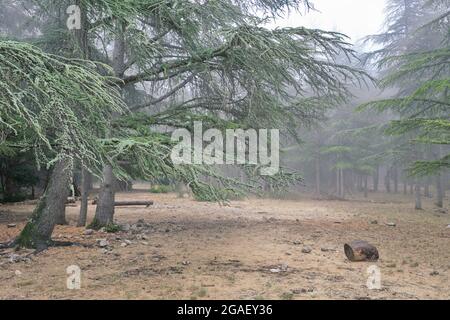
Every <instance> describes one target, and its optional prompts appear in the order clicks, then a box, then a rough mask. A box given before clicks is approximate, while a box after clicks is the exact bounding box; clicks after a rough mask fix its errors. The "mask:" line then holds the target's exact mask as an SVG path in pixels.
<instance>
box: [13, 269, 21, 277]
mask: <svg viewBox="0 0 450 320" xmlns="http://www.w3.org/2000/svg"><path fill="white" fill-rule="evenodd" d="M14 274H15V275H16V276H18V277H20V276H21V275H22V272H21V271H20V270H16V272H14Z"/></svg>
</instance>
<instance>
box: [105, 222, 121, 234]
mask: <svg viewBox="0 0 450 320" xmlns="http://www.w3.org/2000/svg"><path fill="white" fill-rule="evenodd" d="M121 230H122V228H121V226H119V225H118V224H115V223H110V224H108V225H107V226H106V227H105V232H107V233H117V232H120V231H121Z"/></svg>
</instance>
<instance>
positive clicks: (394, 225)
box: [386, 222, 397, 227]
mask: <svg viewBox="0 0 450 320" xmlns="http://www.w3.org/2000/svg"><path fill="white" fill-rule="evenodd" d="M386 225H387V226H388V227H396V226H397V224H396V223H395V222H388V223H386Z"/></svg>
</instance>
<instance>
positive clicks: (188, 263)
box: [181, 261, 191, 266]
mask: <svg viewBox="0 0 450 320" xmlns="http://www.w3.org/2000/svg"><path fill="white" fill-rule="evenodd" d="M181 264H182V265H183V266H188V265H190V264H191V262H190V261H183V262H182V263H181Z"/></svg>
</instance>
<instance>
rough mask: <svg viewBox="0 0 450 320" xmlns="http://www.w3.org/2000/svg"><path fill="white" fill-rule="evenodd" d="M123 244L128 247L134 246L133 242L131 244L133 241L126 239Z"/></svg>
mask: <svg viewBox="0 0 450 320" xmlns="http://www.w3.org/2000/svg"><path fill="white" fill-rule="evenodd" d="M123 242H125V244H126V245H128V246H129V245H132V244H133V242H131V240H128V239H125V240H124V241H123Z"/></svg>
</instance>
